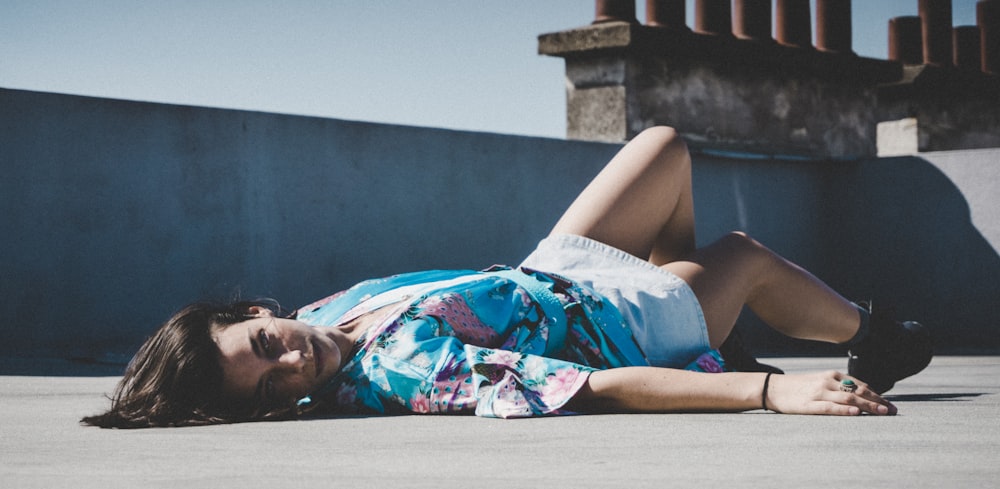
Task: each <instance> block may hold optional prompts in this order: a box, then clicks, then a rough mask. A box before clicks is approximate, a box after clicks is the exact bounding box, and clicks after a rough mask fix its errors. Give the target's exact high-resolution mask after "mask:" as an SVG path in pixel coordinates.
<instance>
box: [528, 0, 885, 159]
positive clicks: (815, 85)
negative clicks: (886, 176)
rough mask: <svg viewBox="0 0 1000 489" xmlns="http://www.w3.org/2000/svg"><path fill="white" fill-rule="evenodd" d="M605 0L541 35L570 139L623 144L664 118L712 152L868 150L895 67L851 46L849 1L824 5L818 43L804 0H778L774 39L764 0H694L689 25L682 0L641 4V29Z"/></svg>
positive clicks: (842, 154) (850, 154)
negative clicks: (561, 73)
mask: <svg viewBox="0 0 1000 489" xmlns="http://www.w3.org/2000/svg"><path fill="white" fill-rule="evenodd" d="M612 3H617V2H614V1H613V0H603V1H601V2H598V9H597V11H598V17H599V18H597V19H595V21H598V22H596V23H594V24H591V25H589V26H584V27H580V28H577V29H570V30H566V31H562V32H555V33H550V34H543V35H541V36H539V48H538V49H539V52H540V53H541V54H546V55H551V56H559V57H562V58H564V59H565V60H566V77H567V80H568V84H567V87H568V88H567V136H568V137H569V138H571V139H588V140H599V141H624V140H627V139H629V138H631V137H633V136H634V135H635V134H637V133H638V132H640V131H641V130H643V129H645V128H646V127H649V126H651V125H656V124H669V125H672V126H674V127H676V128H678V130H680V131H681V133H683V134H684V135H685V137H686V138H687V140H688V141H689V144H691V145H692V146H702V147H711V148H713V149H717V150H729V151H742V152H754V153H765V154H783V155H793V156H804V157H830V158H854V157H863V156H870V155H874V154H875V152H876V139H875V136H876V135H875V127H876V123H877V120H876V105H877V104H876V86H877V85H878V84H879V83H884V82H889V81H894V80H897V79H899V78H900V77H901V71H902V70H901V66H900V65H899V64H898V63H895V62H889V61H880V60H873V59H868V58H863V57H859V56H857V55H855V54H854V53H853V51H852V48H851V43H850V22H849V19H850V4H849V2H847V1H844V0H828V1H821V2H820V3H821V4H822V5H821V7H820V8H819V9H818V11H819V12H822V14H821V16H822V19H821V20H822V22H821V23H822V28H821V29H822V36H821V37H822V41H821V43H820V49H816V48H814V47H813V46H812V39H811V32H812V29H811V25H812V19H811V18H810V10H809V0H788V1H778V2H777V9H776V17H777V20H776V21H775V26H776V31H777V41H778V42H774V41H773V40H772V38H771V35H770V30H771V17H772V14H771V2H770V0H762V1H761V0H758V1H753V0H742V1H739V0H738V1H736V2H735V9H732V8H731V2H730V0H698V1H697V2H695V8H696V11H695V19H696V20H695V25H694V28H693V29H691V30H688V29H684V28H681V27H680V26H679V21H678V19H679V18H681V16H682V15H683V10H682V9H683V7H682V5H683V2H666V1H663V0H659V1H657V0H648V1H647V2H646V11H647V12H654V13H655V15H653V16H649V15H648V14H647V18H651V19H652V20H651V22H650V23H649V24H647V25H641V24H638V23H637V22H633V21H631V18H630V14H629V12H628V9H627V6H618V7H616V8H615V9H609V5H610V4H612ZM626 3H628V2H627V1H626ZM611 12H617V13H615V14H614V15H611ZM671 14H672V15H671ZM611 18H614V19H615V20H611ZM734 27H735V35H734Z"/></svg>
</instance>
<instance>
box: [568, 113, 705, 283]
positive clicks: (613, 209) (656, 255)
mask: <svg viewBox="0 0 1000 489" xmlns="http://www.w3.org/2000/svg"><path fill="white" fill-rule="evenodd" d="M552 232H553V233H554V234H558V233H564V234H576V235H580V236H586V237H588V238H591V239H594V240H597V241H600V242H602V243H606V244H608V245H611V246H614V247H615V248H619V249H621V250H624V251H627V252H629V253H631V254H633V255H635V256H638V257H641V258H645V259H649V260H650V261H651V262H653V263H655V264H657V265H662V264H664V263H669V262H671V261H674V260H677V259H680V258H681V257H684V256H687V255H688V254H690V253H691V252H693V251H694V249H695V241H694V202H693V199H692V196H691V156H690V155H689V154H688V151H687V146H686V145H685V144H684V141H683V140H682V139H681V138H680V137H679V136H678V135H677V132H676V131H674V130H673V129H672V128H669V127H654V128H650V129H647V130H645V131H643V132H642V133H640V134H639V135H638V136H636V137H635V138H634V139H632V141H630V142H629V143H628V144H627V145H625V147H624V148H622V149H621V151H619V152H618V154H617V155H615V157H614V158H613V159H612V160H611V162H610V163H608V165H607V166H606V167H605V168H604V170H602V171H601V173H600V174H598V175H597V177H595V178H594V181H592V182H591V183H590V185H588V186H587V188H585V189H584V190H583V192H581V193H580V196H579V197H577V199H576V201H574V202H573V204H572V205H571V206H570V207H569V209H568V210H567V211H566V213H565V214H563V216H562V218H561V219H560V220H559V222H558V223H556V226H555V228H553V230H552Z"/></svg>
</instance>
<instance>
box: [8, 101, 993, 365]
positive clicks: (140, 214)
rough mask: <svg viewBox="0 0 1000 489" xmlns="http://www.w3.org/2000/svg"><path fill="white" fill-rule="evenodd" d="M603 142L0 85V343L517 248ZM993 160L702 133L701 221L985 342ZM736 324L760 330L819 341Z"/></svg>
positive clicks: (474, 262) (989, 328)
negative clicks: (784, 144)
mask: <svg viewBox="0 0 1000 489" xmlns="http://www.w3.org/2000/svg"><path fill="white" fill-rule="evenodd" d="M618 147H619V146H618V145H613V144H602V143H587V142H578V141H563V140H553V139H544V138H531V137H523V136H506V135H498V134H488V133H471V132H460V131H450V130H440V129H427V128H414V127H404V126H391V125H383V124H370V123H363V122H347V121H340V120H331V119H320V118H310V117H298V116H289V115H279V114H268V113H257V112H246V111H234V110H220V109H206V108H196V107H185V106H173V105H164V104H152V103H141V102H129V101H120V100H108V99H97V98H88V97H78V96H68V95H57V94H48V93H37V92H27V91H19V90H6V89H0V168H2V170H3V172H2V178H0V225H2V229H3V232H4V238H3V239H2V240H0V257H2V263H0V267H2V268H0V303H2V305H0V307H2V310H3V312H4V318H5V319H4V321H3V322H0V334H3V336H4V341H2V342H0V356H46V357H60V358H84V359H92V360H97V361H110V362H116V361H125V360H127V358H128V357H129V355H130V354H131V352H133V351H134V349H135V348H136V346H137V345H138V344H139V343H140V342H141V341H142V339H143V338H144V337H145V336H146V335H147V334H149V333H150V332H151V331H152V330H153V329H155V327H156V326H157V325H158V324H159V323H160V322H161V321H162V320H163V319H165V318H166V317H167V316H169V314H170V313H172V312H173V311H174V310H176V309H177V308H179V307H181V306H182V305H184V304H186V303H188V302H190V301H193V300H197V299H201V298H227V297H231V296H234V295H237V294H238V295H241V296H243V297H259V296H269V297H274V298H276V299H278V300H280V301H281V302H282V304H284V305H285V306H286V307H290V308H291V307H295V306H297V305H300V304H302V303H305V302H307V301H311V300H313V299H316V298H318V297H321V296H324V295H326V294H328V293H331V292H333V291H335V290H338V289H341V288H344V287H347V286H349V285H351V284H352V283H354V282H356V281H358V280H361V279H364V278H368V277H371V276H381V275H387V274H391V273H396V272H403V271H409V270H415V269H425V268H453V267H467V268H482V267H486V266H489V265H490V264H493V263H508V264H516V263H517V262H518V261H519V259H520V258H521V257H522V256H524V255H525V254H526V253H527V252H528V251H529V250H530V249H531V248H532V247H533V246H534V244H535V242H537V240H538V239H540V238H541V237H543V236H544V235H545V234H546V232H547V231H548V229H549V227H551V225H552V224H554V223H555V221H556V219H557V218H558V217H559V215H560V213H561V211H562V210H563V209H564V208H565V207H566V206H567V205H568V204H569V202H570V201H571V200H572V199H573V197H574V196H575V195H576V193H577V192H578V191H579V190H580V189H582V188H583V186H584V185H586V183H587V182H588V181H589V179H590V178H591V177H592V176H593V175H594V174H595V173H596V172H597V171H598V170H599V169H600V168H601V167H602V166H603V164H604V163H605V162H606V161H607V160H608V159H609V158H610V157H611V156H612V155H613V154H614V152H615V151H616V150H617V149H618ZM998 161H1000V150H996V151H994V150H981V151H969V152H959V153H933V154H927V155H920V156H919V157H909V158H894V159H880V160H872V161H865V162H849V163H845V162H835V163H834V162H801V161H798V162H793V161H774V160H761V159H747V158H744V159H738V158H724V157H720V156H713V155H710V154H705V153H699V154H696V156H695V192H696V205H697V206H698V211H697V212H698V218H699V224H698V226H699V228H698V232H699V241H700V242H702V243H705V242H708V241H711V240H713V239H715V238H718V237H719V236H721V235H722V234H724V233H725V232H727V231H729V230H732V229H741V230H745V231H748V232H749V233H751V234H752V235H753V236H754V237H756V238H758V239H759V240H761V241H763V242H764V243H765V244H767V245H769V246H770V247H772V248H774V249H775V250H777V251H779V252H781V253H783V254H785V255H786V256H788V257H790V258H792V259H793V260H795V261H798V262H799V263H801V264H803V265H804V266H806V267H807V268H810V269H811V270H813V271H815V272H816V273H817V275H819V276H820V277H822V278H824V279H826V280H828V281H829V282H830V283H831V284H832V285H834V286H835V287H837V288H839V289H840V290H842V291H843V292H844V294H845V295H847V296H848V297H850V298H873V299H874V300H876V302H877V303H886V302H891V303H894V304H896V305H897V307H898V309H901V310H903V311H905V312H907V313H909V314H907V316H909V317H914V318H918V319H921V320H923V321H925V322H927V323H929V324H930V325H932V327H933V328H934V330H935V333H936V334H937V335H938V337H939V344H940V345H941V348H940V349H939V350H940V351H942V352H952V353H966V352H993V353H997V352H1000V333H998V331H1000V305H998V304H1000V255H998V253H997V250H998V249H1000V213H998V211H997V210H996V208H997V205H996V202H997V198H996V197H995V195H996V191H997V189H998V188H1000V185H998V183H1000V165H998V164H997V162H998ZM741 327H744V328H747V329H748V330H751V331H753V332H754V333H755V334H753V338H752V339H751V340H750V342H751V343H752V344H753V345H754V346H755V347H756V348H758V349H759V350H761V351H764V352H771V353H780V354H788V353H790V352H792V351H793V350H794V351H799V350H801V349H805V351H809V352H813V353H823V354H837V353H839V351H838V350H836V349H830V348H819V347H816V346H815V345H811V344H799V343H797V342H791V343H789V342H786V341H782V340H781V339H780V338H778V337H777V336H774V335H768V334H766V331H764V330H763V328H762V327H761V326H760V325H759V324H757V323H756V322H755V321H753V320H752V319H750V318H748V319H747V321H746V323H745V324H744V325H742V326H741ZM756 333H759V334H756Z"/></svg>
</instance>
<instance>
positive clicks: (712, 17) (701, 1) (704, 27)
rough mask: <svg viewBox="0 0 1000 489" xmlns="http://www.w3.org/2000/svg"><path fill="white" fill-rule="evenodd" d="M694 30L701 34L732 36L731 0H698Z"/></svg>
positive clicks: (696, 2)
mask: <svg viewBox="0 0 1000 489" xmlns="http://www.w3.org/2000/svg"><path fill="white" fill-rule="evenodd" d="M694 30H695V32H697V33H699V34H713V35H716V36H732V35H733V17H732V8H731V5H730V0H696V1H695V3H694Z"/></svg>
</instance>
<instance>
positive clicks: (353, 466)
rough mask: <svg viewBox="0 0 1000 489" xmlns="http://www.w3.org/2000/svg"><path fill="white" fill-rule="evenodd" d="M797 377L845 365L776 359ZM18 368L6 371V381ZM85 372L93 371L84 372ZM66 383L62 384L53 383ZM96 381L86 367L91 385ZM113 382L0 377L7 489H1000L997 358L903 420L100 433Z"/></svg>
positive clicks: (310, 425) (426, 421)
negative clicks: (88, 420)
mask: <svg viewBox="0 0 1000 489" xmlns="http://www.w3.org/2000/svg"><path fill="white" fill-rule="evenodd" d="M768 361H769V362H770V363H773V364H775V365H777V366H779V367H781V368H784V369H785V370H786V371H787V372H789V373H794V372H801V371H811V370H821V369H840V370H843V369H845V368H846V359H843V358H777V359H769V360H768ZM12 363H15V364H16V363H23V361H21V360H11V359H0V364H2V366H3V367H4V370H3V371H5V372H12V371H17V370H18V368H17V365H13V366H12ZM88 368H89V369H90V370H89V371H88V370H86V369H88ZM58 370H59V369H52V371H53V372H56V371H58ZM99 370H100V369H99V368H96V369H95V368H93V367H82V368H81V370H80V373H83V374H93V373H94V372H95V371H99ZM117 380H118V379H117V377H114V376H89V377H73V376H19V375H7V376H0V419H2V420H3V421H2V423H3V424H2V426H3V428H2V436H0V459H2V464H0V487H4V488H31V487H45V488H54V487H74V488H90V487H97V488H113V487H185V488H199V487H212V488H225V487H240V488H250V487H265V486H269V487H307V486H318V487H331V486H332V487H449V486H455V485H459V484H461V485H465V484H475V485H476V486H479V487H516V486H522V487H540V486H543V485H544V486H547V487H567V488H569V487H572V488H580V487H685V486H687V487H692V486H696V485H699V486H704V487H796V486H799V487H803V486H804V487H841V488H843V487H908V488H912V487H997V486H998V484H1000V409H998V407H1000V396H998V393H1000V357H983V356H980V357H971V356H949V357H938V358H935V359H934V361H933V362H932V363H931V365H930V367H928V369H927V370H925V371H924V372H922V373H921V374H919V375H917V376H915V377H912V378H910V379H906V380H904V381H902V382H900V383H899V384H897V386H896V388H895V389H893V390H892V391H890V392H889V393H888V396H889V398H890V399H891V400H892V401H893V402H894V403H895V404H896V405H897V406H898V407H899V413H900V414H899V415H898V416H895V417H874V416H862V417H857V418H834V417H819V416H783V415H776V414H773V413H765V412H763V411H755V412H749V413H742V414H672V415H667V414H663V415H601V416H574V417H557V418H539V419H524V420H496V419H483V418H476V417H473V416H399V417H353V418H337V419H333V418H328V419H312V420H302V421H285V422H270V423H248V424H237V425H226V426H209V427H196V428H173V429H146V430H101V429H97V428H90V427H82V426H80V425H79V424H78V420H79V418H80V417H81V416H83V415H87V414H92V413H96V412H98V411H100V410H102V409H104V408H106V407H107V401H106V399H105V398H104V397H103V396H104V394H106V393H110V391H111V389H112V388H113V387H114V385H115V382H116V381H117Z"/></svg>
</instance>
